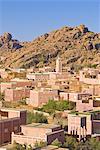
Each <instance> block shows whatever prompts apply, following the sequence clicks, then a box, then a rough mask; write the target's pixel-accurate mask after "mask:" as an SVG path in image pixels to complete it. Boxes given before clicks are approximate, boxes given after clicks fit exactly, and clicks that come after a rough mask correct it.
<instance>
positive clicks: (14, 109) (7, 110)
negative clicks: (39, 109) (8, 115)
mask: <svg viewBox="0 0 100 150" xmlns="http://www.w3.org/2000/svg"><path fill="white" fill-rule="evenodd" d="M0 110H1V111H6V112H9V111H15V112H19V111H20V112H21V111H27V110H26V109H17V108H3V107H2V108H0Z"/></svg>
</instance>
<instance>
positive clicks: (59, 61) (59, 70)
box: [56, 56, 62, 73]
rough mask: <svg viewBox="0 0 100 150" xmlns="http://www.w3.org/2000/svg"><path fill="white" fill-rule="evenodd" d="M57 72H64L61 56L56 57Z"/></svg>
mask: <svg viewBox="0 0 100 150" xmlns="http://www.w3.org/2000/svg"><path fill="white" fill-rule="evenodd" d="M56 72H57V73H59V72H62V62H61V59H60V57H59V56H58V57H57V59H56Z"/></svg>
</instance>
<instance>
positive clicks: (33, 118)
mask: <svg viewBox="0 0 100 150" xmlns="http://www.w3.org/2000/svg"><path fill="white" fill-rule="evenodd" d="M32 122H35V123H48V120H47V118H46V116H44V115H43V114H42V113H33V112H28V115H27V123H32Z"/></svg>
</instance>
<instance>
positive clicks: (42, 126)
mask: <svg viewBox="0 0 100 150" xmlns="http://www.w3.org/2000/svg"><path fill="white" fill-rule="evenodd" d="M25 126H26V127H33V128H46V129H53V128H56V127H60V125H55V124H45V123H32V124H27V125H25Z"/></svg>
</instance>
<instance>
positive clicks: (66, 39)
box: [0, 25, 100, 70]
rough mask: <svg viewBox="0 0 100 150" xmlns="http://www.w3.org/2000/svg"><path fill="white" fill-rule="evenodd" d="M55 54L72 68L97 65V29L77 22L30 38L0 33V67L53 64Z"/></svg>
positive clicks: (99, 51) (99, 40)
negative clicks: (74, 24)
mask: <svg viewBox="0 0 100 150" xmlns="http://www.w3.org/2000/svg"><path fill="white" fill-rule="evenodd" d="M58 54H59V55H60V57H61V58H62V62H63V66H70V67H73V68H75V69H76V70H78V69H80V68H81V67H86V66H89V67H97V68H100V33H98V34H97V33H94V32H91V31H89V29H88V28H87V27H85V25H80V26H78V27H67V26H65V27H63V28H61V29H58V30H55V31H52V32H50V33H45V34H44V35H42V36H40V37H38V38H36V39H35V40H33V41H31V42H23V43H20V42H19V41H17V40H13V39H12V35H11V34H10V33H5V34H4V35H2V36H1V37H0V65H1V67H25V68H29V67H31V66H35V67H42V66H43V65H44V64H45V65H50V66H54V64H55V59H56V56H57V55H58Z"/></svg>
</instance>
